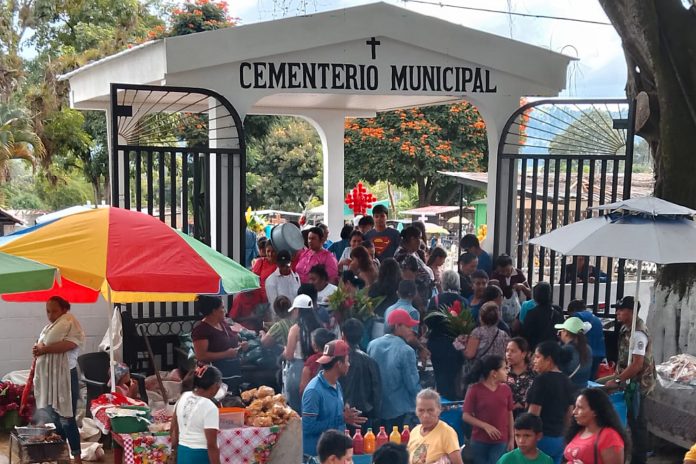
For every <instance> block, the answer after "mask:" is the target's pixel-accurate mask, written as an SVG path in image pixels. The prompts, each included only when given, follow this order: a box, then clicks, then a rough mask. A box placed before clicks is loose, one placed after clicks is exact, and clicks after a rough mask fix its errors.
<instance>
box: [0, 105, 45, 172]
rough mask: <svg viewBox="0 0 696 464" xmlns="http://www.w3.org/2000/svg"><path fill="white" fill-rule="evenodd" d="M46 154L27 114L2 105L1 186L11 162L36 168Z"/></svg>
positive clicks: (0, 126)
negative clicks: (28, 164)
mask: <svg viewBox="0 0 696 464" xmlns="http://www.w3.org/2000/svg"><path fill="white" fill-rule="evenodd" d="M45 153H46V150H45V148H44V145H43V143H41V139H40V138H39V137H38V136H37V135H36V133H35V132H34V129H33V127H32V123H31V120H30V119H29V117H28V116H27V114H26V112H25V111H23V110H22V109H18V108H13V107H11V106H10V105H7V104H4V103H0V184H2V183H3V181H5V180H6V179H7V178H8V174H9V171H8V163H9V162H10V161H11V160H16V159H17V160H24V161H26V162H28V163H30V164H31V165H32V166H34V165H35V164H36V162H37V161H39V160H41V159H42V158H43V157H44V155H45Z"/></svg>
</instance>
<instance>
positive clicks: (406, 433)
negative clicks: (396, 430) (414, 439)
mask: <svg viewBox="0 0 696 464" xmlns="http://www.w3.org/2000/svg"><path fill="white" fill-rule="evenodd" d="M410 439H411V432H410V431H409V428H408V425H404V430H403V432H401V444H402V445H404V446H406V445H408V441H409V440H410Z"/></svg>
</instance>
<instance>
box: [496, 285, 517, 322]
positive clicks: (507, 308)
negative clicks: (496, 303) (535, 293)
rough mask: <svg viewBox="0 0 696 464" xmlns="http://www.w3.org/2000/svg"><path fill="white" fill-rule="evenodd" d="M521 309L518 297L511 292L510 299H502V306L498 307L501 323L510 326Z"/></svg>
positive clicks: (515, 293)
mask: <svg viewBox="0 0 696 464" xmlns="http://www.w3.org/2000/svg"><path fill="white" fill-rule="evenodd" d="M521 307H522V305H521V304H520V297H519V296H517V292H512V296H511V297H510V298H504V299H503V304H502V305H501V307H500V310H501V312H502V314H503V321H505V323H506V324H508V325H510V324H512V323H513V321H514V320H515V318H516V317H517V315H518V314H519V313H520V308H521Z"/></svg>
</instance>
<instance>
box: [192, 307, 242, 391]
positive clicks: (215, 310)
mask: <svg viewBox="0 0 696 464" xmlns="http://www.w3.org/2000/svg"><path fill="white" fill-rule="evenodd" d="M194 308H195V309H196V311H197V312H198V313H199V314H200V315H201V316H203V319H201V321H200V322H198V323H196V325H195V326H194V328H193V330H192V331H191V338H192V339H193V351H194V353H195V354H196V359H197V360H198V361H199V362H201V363H205V364H212V365H213V366H215V367H216V368H218V369H219V370H220V372H221V373H222V381H223V382H224V383H226V384H227V386H228V387H229V391H230V392H231V393H235V394H236V393H237V392H238V390H239V384H240V383H241V381H242V364H241V361H240V351H244V350H245V349H246V347H247V342H241V343H240V340H239V336H238V335H237V333H236V332H234V331H232V328H231V327H230V325H229V324H228V323H226V322H225V306H224V305H223V303H222V299H221V298H219V297H217V296H210V295H199V296H198V298H196V301H195V302H194Z"/></svg>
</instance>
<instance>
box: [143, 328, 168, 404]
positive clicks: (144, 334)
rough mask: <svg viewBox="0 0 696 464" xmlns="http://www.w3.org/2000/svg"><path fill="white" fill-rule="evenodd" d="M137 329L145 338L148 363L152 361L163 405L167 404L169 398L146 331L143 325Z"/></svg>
mask: <svg viewBox="0 0 696 464" xmlns="http://www.w3.org/2000/svg"><path fill="white" fill-rule="evenodd" d="M138 330H139V331H140V335H142V337H143V338H144V339H145V346H146V347H147V355H148V357H149V358H150V363H152V367H153V368H154V369H155V376H156V377H157V383H158V384H159V387H160V390H161V391H162V400H164V404H165V405H168V404H169V398H167V391H166V390H165V389H164V383H163V382H162V377H160V373H159V369H157V366H156V365H155V355H154V354H153V353H152V346H150V338H149V337H148V336H147V333H146V332H145V329H143V326H139V327H138Z"/></svg>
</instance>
